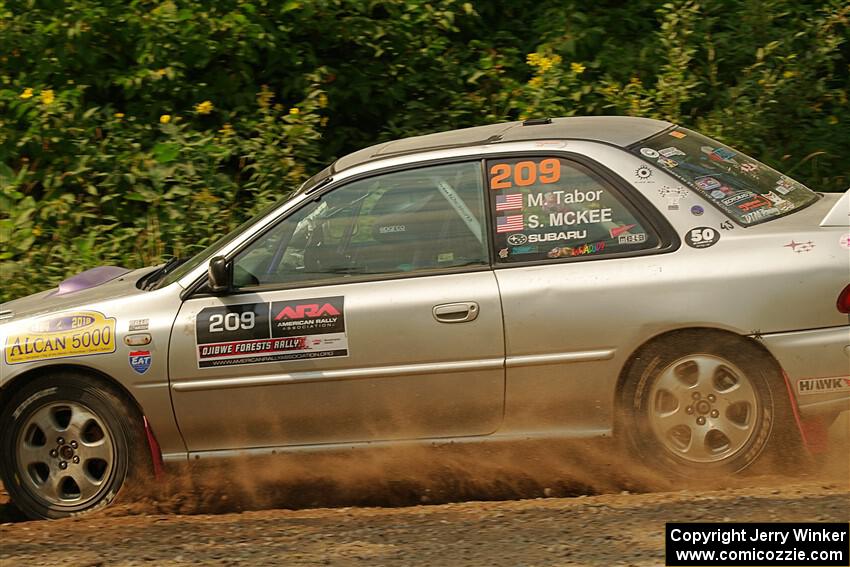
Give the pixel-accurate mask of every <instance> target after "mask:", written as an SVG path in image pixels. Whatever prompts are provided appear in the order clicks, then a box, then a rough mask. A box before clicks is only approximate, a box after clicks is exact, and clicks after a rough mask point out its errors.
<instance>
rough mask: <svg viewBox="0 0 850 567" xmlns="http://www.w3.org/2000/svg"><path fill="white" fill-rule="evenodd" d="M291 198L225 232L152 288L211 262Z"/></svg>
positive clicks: (284, 199)
mask: <svg viewBox="0 0 850 567" xmlns="http://www.w3.org/2000/svg"><path fill="white" fill-rule="evenodd" d="M289 198H290V197H284V198H283V199H280V200H279V201H277V202H275V203H272V204H271V205H269V206H268V207H266V208H264V209H263V210H261V211H260V212H259V213H257V214H256V215H254V216H253V217H251V218H250V219H248V220H246V221H245V222H243V223H242V224H240V225H239V226H237V227H236V228H234V229H233V230H231V231H230V232H228V233H227V234H225V235H224V236H222V237H221V238H219V239H218V240H216V241H215V242H213V243H212V244H210V245H209V246H207V247H206V248H204V249H203V250H201V251H200V252H198V253H197V254H195V255H194V256H192V257H191V258H190V259H189V260H187V261H186V262H183V263H182V264H180V266H178V267H177V268H175V269H174V271H172V272H168V273H167V274H166V275H165V277H163V278H162V280H160V281H159V282H157V283H156V285H154V286H152V289H159V288H161V287H165V286H167V285H171V284H172V283H174V282H176V281H177V280H179V279H180V278H182V277H183V276H185V275H186V274H188V273H189V272H191V271H192V270H194V269H195V268H197V267H198V266H200V265H201V264H204V263H206V262H209V260H210V258H212V256H213V254H215V252H216V251H218V250H220V249H221V248H222V247H224V246H226V245H227V244H228V243H230V242H231V241H232V240H234V239H235V238H236V237H237V236H239V235H240V234H242V232H244V231H245V229H246V228H248V227H249V226H251V225H252V224H254V223H256V222H257V221H259V220H260V219H261V218H263V217H264V216H266V215H267V214H269V213H270V212H272V211H273V210H275V209H276V208H278V207H279V206H281V205H282V204H283V203H284V202H286V200H287V199H289Z"/></svg>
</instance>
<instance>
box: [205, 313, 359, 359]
mask: <svg viewBox="0 0 850 567" xmlns="http://www.w3.org/2000/svg"><path fill="white" fill-rule="evenodd" d="M195 338H196V341H197V347H198V350H197V357H198V368H211V367H216V366H233V365H236V364H262V363H266V362H283V361H287V360H303V359H308V358H329V357H337V356H348V337H347V335H346V332H345V310H344V298H343V297H341V296H337V297H319V298H314V299H299V300H294V301H272V302H269V303H242V304H238V305H226V306H221V307H205V308H204V309H202V310H201V312H200V313H198V317H197V321H196V325H195Z"/></svg>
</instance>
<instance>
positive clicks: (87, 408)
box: [0, 370, 149, 519]
mask: <svg viewBox="0 0 850 567" xmlns="http://www.w3.org/2000/svg"><path fill="white" fill-rule="evenodd" d="M147 462H149V457H147V456H146V441H145V436H144V428H143V423H142V419H141V416H140V415H139V413H138V411H137V410H136V409H135V408H134V407H133V405H132V404H131V403H129V401H128V400H126V397H125V396H124V395H122V393H121V392H120V391H118V390H117V389H116V388H113V387H111V386H110V385H108V384H105V383H103V382H101V381H98V380H96V379H94V378H92V377H91V376H87V375H85V374H82V373H78V372H74V371H70V370H57V371H56V372H54V373H52V374H49V375H44V376H40V377H38V378H35V379H33V380H32V381H31V382H29V383H28V384H26V385H25V386H24V387H22V388H21V389H20V390H18V391H17V392H16V393H15V394H14V395H13V396H12V397H11V398H10V399H9V400H8V403H7V404H6V406H5V407H4V409H3V411H2V413H0V478H2V480H3V484H4V486H5V487H6V490H7V491H8V493H9V496H10V497H11V499H12V502H14V504H15V505H16V506H17V507H18V508H19V509H20V510H21V512H23V513H24V514H25V515H27V516H28V517H30V518H33V519H53V518H64V517H68V516H73V515H78V514H82V513H86V512H91V511H93V510H97V509H100V508H103V507H104V506H106V505H108V504H109V503H110V502H112V501H113V500H114V499H115V498H116V496H118V494H119V492H121V491H122V487H124V486H125V483H126V481H127V479H129V478H133V477H136V476H138V474H137V473H138V472H139V471H140V470H142V468H143V466H144V464H145V463H147ZM125 492H126V491H125Z"/></svg>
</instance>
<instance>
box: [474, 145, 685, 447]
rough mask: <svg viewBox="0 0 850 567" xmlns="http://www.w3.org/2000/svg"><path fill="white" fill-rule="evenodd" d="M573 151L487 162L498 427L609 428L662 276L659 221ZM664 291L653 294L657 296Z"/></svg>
mask: <svg viewBox="0 0 850 567" xmlns="http://www.w3.org/2000/svg"><path fill="white" fill-rule="evenodd" d="M589 165H590V164H589V163H588V160H586V159H581V158H580V157H579V156H572V155H569V157H568V155H563V154H562V155H557V154H555V155H530V156H522V157H505V158H494V159H491V160H488V162H487V172H488V176H489V181H488V183H489V191H488V192H489V194H490V195H491V199H490V201H491V206H492V210H493V214H494V215H495V223H494V239H495V240H494V249H495V251H496V277H497V280H498V282H499V289H500V292H501V295H502V301H503V308H504V316H505V345H506V346H505V348H506V359H505V365H506V380H507V382H506V392H507V393H506V409H505V423H504V429H505V430H506V431H514V432H538V431H539V432H545V433H547V434H553V433H556V434H558V433H557V432H560V434H566V435H570V436H582V435H591V436H592V435H599V434H602V433H605V432H607V431H610V427H611V423H612V418H613V416H612V413H611V412H612V403H613V393H614V391H615V386H616V381H617V377H618V375H619V372H620V369H621V368H622V367H623V365H624V364H625V358H626V357H628V355H629V351H628V349H627V348H625V347H626V346H628V345H633V344H634V341H635V338H634V337H636V336H637V337H641V336H644V335H645V333H648V332H649V331H647V330H646V329H642V325H644V323H645V322H646V320H647V319H651V318H649V317H646V316H637V315H635V313H638V312H641V313H643V312H645V311H647V310H651V308H652V305H653V302H654V301H655V302H663V296H662V294H660V293H659V292H658V291H653V288H658V286H659V285H660V283H663V279H664V278H665V277H666V278H667V279H668V280H669V276H668V275H667V274H666V273H662V270H661V269H660V268H659V256H658V255H657V254H659V253H662V252H665V251H669V250H671V249H672V248H673V246H674V244H673V242H672V241H670V240H669V239H668V238H666V237H665V236H664V234H666V233H665V232H664V231H661V230H659V229H658V227H659V226H660V225H663V223H664V222H666V221H663V219H661V218H660V216H659V215H658V214H657V213H655V215H651V216H647V215H644V214H642V213H641V212H640V211H641V209H642V207H641V206H640V205H642V204H643V203H642V202H640V201H639V200H638V198H637V197H636V196H634V195H632V194H631V193H630V192H629V191H627V188H624V187H623V186H621V185H620V184H618V183H617V180H616V179H614V178H613V174H609V175H603V174H600V173H597V172H596V171H595V170H594V169H591V167H589ZM660 289H663V288H660Z"/></svg>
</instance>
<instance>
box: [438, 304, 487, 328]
mask: <svg viewBox="0 0 850 567" xmlns="http://www.w3.org/2000/svg"><path fill="white" fill-rule="evenodd" d="M476 317H478V304H477V303H475V302H474V301H461V302H460V303H443V304H442V305H435V306H434V319H436V320H437V321H439V322H440V323H465V322H467V321H474V320H475V318H476Z"/></svg>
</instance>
